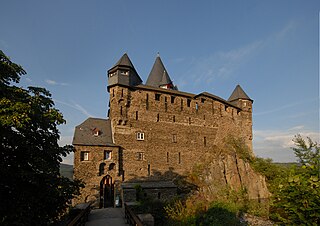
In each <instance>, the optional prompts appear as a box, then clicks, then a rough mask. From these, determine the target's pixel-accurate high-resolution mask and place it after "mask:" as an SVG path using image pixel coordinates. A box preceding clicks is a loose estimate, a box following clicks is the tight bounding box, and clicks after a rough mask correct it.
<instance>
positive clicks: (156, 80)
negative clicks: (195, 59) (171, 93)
mask: <svg viewBox="0 0 320 226" xmlns="http://www.w3.org/2000/svg"><path fill="white" fill-rule="evenodd" d="M166 84H172V81H171V79H170V76H169V74H168V72H167V70H166V69H165V67H164V65H163V63H162V60H161V58H160V55H159V54H158V56H157V58H156V60H155V62H154V64H153V67H152V69H151V72H150V74H149V77H148V79H147V82H146V85H147V86H153V87H157V88H158V87H160V85H166Z"/></svg>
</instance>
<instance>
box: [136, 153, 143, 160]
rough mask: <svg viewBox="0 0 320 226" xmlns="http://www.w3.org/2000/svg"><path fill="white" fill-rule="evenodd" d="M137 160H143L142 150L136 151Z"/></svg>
mask: <svg viewBox="0 0 320 226" xmlns="http://www.w3.org/2000/svg"><path fill="white" fill-rule="evenodd" d="M137 160H139V161H143V160H144V153H143V152H138V153H137Z"/></svg>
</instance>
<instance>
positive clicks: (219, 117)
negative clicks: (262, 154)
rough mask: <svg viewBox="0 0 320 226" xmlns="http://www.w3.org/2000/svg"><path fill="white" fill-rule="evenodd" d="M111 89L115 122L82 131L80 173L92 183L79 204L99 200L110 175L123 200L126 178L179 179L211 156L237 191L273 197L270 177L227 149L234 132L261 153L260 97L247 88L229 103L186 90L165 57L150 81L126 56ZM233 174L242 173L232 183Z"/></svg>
mask: <svg viewBox="0 0 320 226" xmlns="http://www.w3.org/2000/svg"><path fill="white" fill-rule="evenodd" d="M108 91H109V94H110V104H109V107H110V109H109V112H108V119H92V118H91V119H88V120H89V121H85V122H84V123H83V124H81V125H79V126H77V127H76V130H75V136H74V141H73V144H74V146H75V149H76V151H75V157H74V177H75V178H78V179H82V180H83V181H85V182H86V188H85V189H83V191H82V195H81V196H80V198H79V199H78V200H77V201H76V202H83V201H89V200H98V199H99V196H101V194H102V193H101V189H102V187H103V185H102V184H101V182H102V179H103V178H104V177H105V176H106V175H109V176H111V178H112V184H113V185H114V186H115V187H116V189H115V190H113V195H114V197H116V195H117V193H119V194H120V193H121V192H123V191H125V187H126V185H125V184H126V183H129V184H130V183H136V182H137V181H140V183H142V182H148V181H149V182H150V183H153V184H154V182H155V181H158V182H160V181H172V180H173V179H174V178H175V177H177V176H183V175H187V174H188V172H190V171H191V170H192V169H193V167H194V166H195V164H197V163H201V162H203V159H204V158H206V159H212V161H211V164H210V165H211V166H210V167H211V169H212V170H213V171H212V177H211V179H212V180H215V181H216V182H217V181H219V180H221V181H224V183H226V184H229V185H230V186H231V187H232V188H234V189H238V188H239V187H241V186H245V187H247V189H248V192H249V196H250V197H251V198H257V197H260V198H261V197H267V196H268V194H269V193H268V190H267V188H266V184H265V181H264V178H263V177H262V176H260V175H258V174H256V173H255V172H254V171H253V170H252V169H251V168H250V166H248V165H246V163H244V162H243V161H241V160H238V161H237V159H235V158H234V157H232V156H228V154H227V153H228V151H227V150H226V151H225V152H224V150H225V149H226V148H227V147H226V139H227V138H228V137H234V138H237V139H241V140H243V141H244V142H245V144H246V145H247V146H248V147H249V150H250V151H251V153H250V154H251V155H253V152H252V103H253V101H252V100H251V99H250V98H249V97H248V96H247V94H245V92H244V91H243V90H242V88H241V87H240V86H239V85H238V86H237V87H236V88H235V90H234V91H233V93H232V94H231V96H230V98H229V99H228V100H224V99H222V98H220V97H218V96H215V95H213V94H210V93H207V92H204V93H200V94H191V93H186V92H182V91H178V90H177V87H176V86H174V84H173V83H172V81H171V79H170V77H169V75H168V73H167V70H165V68H164V66H163V63H162V61H161V59H160V57H159V56H158V57H157V58H156V61H155V64H154V66H153V69H152V71H151V73H150V75H149V78H148V80H147V83H146V84H145V85H143V84H142V80H141V78H140V77H139V75H138V73H137V72H136V70H135V68H134V66H133V64H132V62H131V61H130V59H129V57H128V56H127V54H124V55H123V56H122V58H121V59H120V60H119V61H118V62H117V63H116V65H115V66H113V67H112V68H111V69H110V70H109V71H108ZM94 124H95V125H94ZM105 124H107V126H105ZM82 127H83V128H82ZM81 129H82V130H81ZM85 131H87V132H85ZM99 133H101V134H99ZM103 135H104V136H105V138H103V139H101V141H100V140H99V141H98V139H100V138H101V137H102V136H103ZM106 153H107V154H106ZM223 153H224V154H223ZM106 155H107V158H106ZM223 155H227V157H225V158H222V157H221V156H223ZM206 156H208V158H207V157H206ZM84 157H85V158H84ZM232 158H233V160H232ZM236 158H237V157H236ZM213 163H214V164H213ZM110 164H112V167H110ZM236 164H237V165H236ZM103 167H105V168H103ZM231 174H235V175H237V177H232V179H231V177H230V178H229V179H228V180H227V179H226V178H228V177H229V176H230V175H231ZM237 178H238V179H237ZM243 183H245V184H243ZM142 184H143V183H142ZM121 185H122V187H123V189H124V190H123V191H121ZM127 187H128V186H127ZM129 187H130V186H129ZM146 187H148V186H146ZM131 188H132V186H131ZM155 189H156V188H155ZM159 189H160V190H159ZM145 190H150V186H149V189H147V188H146V189H145ZM151 190H152V189H151ZM157 191H158V192H159V191H160V192H161V188H158V190H157ZM131 192H132V190H131ZM151 193H152V192H151ZM173 195H174V194H173ZM166 196H167V195H166ZM123 197H124V196H123V195H122V199H123ZM159 197H160V195H159ZM167 197H168V196H167ZM100 202H101V199H100Z"/></svg>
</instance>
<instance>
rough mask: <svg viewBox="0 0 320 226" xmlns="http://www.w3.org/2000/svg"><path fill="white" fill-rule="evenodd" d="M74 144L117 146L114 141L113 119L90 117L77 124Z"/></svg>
mask: <svg viewBox="0 0 320 226" xmlns="http://www.w3.org/2000/svg"><path fill="white" fill-rule="evenodd" d="M72 144H74V145H89V146H90V145H98V146H116V145H115V144H113V142H112V131H111V121H110V120H109V119H100V118H88V119H87V120H85V121H84V122H83V123H81V124H80V125H78V126H76V128H75V131H74V136H73V141H72Z"/></svg>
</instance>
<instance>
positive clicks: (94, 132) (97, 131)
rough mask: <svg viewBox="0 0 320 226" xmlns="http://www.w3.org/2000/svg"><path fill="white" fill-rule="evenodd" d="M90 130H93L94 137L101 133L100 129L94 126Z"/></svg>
mask: <svg viewBox="0 0 320 226" xmlns="http://www.w3.org/2000/svg"><path fill="white" fill-rule="evenodd" d="M92 132H93V136H95V137H98V136H100V135H101V131H100V130H99V129H97V128H94V129H93V130H92Z"/></svg>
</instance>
